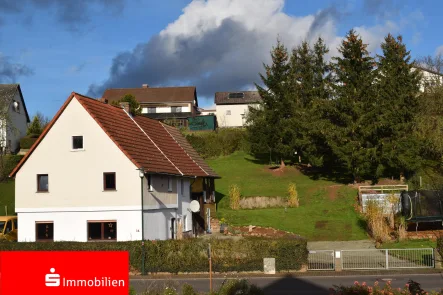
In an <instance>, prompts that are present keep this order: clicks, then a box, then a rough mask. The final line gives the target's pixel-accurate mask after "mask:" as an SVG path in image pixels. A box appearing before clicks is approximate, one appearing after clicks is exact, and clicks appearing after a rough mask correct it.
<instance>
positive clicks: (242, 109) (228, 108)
mask: <svg viewBox="0 0 443 295" xmlns="http://www.w3.org/2000/svg"><path fill="white" fill-rule="evenodd" d="M214 101H215V105H216V112H217V124H218V127H221V128H223V127H242V126H244V125H245V123H246V115H247V113H248V107H249V106H252V107H256V106H258V103H259V102H260V101H261V97H260V95H259V93H258V91H243V92H216V93H215V99H214Z"/></svg>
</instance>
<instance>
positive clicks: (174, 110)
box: [171, 107, 182, 113]
mask: <svg viewBox="0 0 443 295" xmlns="http://www.w3.org/2000/svg"><path fill="white" fill-rule="evenodd" d="M171 112H172V113H181V112H182V107H171Z"/></svg>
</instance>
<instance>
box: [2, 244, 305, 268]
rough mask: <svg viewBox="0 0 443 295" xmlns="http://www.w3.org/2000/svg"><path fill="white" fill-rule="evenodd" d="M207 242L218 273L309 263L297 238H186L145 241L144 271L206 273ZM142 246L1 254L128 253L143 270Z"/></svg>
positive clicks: (35, 247)
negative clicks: (269, 262)
mask: <svg viewBox="0 0 443 295" xmlns="http://www.w3.org/2000/svg"><path fill="white" fill-rule="evenodd" d="M208 243H211V248H212V251H213V256H212V262H213V270H214V271H215V272H229V271H262V270H263V258H266V257H274V258H275V260H276V268H277V270H279V271H282V270H299V269H301V267H302V266H303V265H305V264H306V263H307V259H308V250H307V246H306V241H305V240H303V239H296V238H285V239H267V238H258V237H254V238H252V237H251V238H243V239H240V240H232V239H208V240H206V239H184V240H167V241H146V242H145V252H146V253H145V255H146V256H145V270H147V271H148V272H151V273H156V272H169V273H178V272H207V271H208V257H207V249H208ZM141 247H142V246H141V243H140V241H134V242H109V243H88V242H85V243H82V242H49V243H27V242H20V243H1V245H0V248H1V249H2V251H10V250H15V251H27V250H32V251H54V250H59V251H62V250H70V251H128V252H129V259H130V266H131V267H132V268H134V269H136V270H138V271H140V269H141V265H140V263H141V254H142V251H141Z"/></svg>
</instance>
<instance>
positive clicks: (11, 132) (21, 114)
mask: <svg viewBox="0 0 443 295" xmlns="http://www.w3.org/2000/svg"><path fill="white" fill-rule="evenodd" d="M14 102H17V105H18V108H15V107H14ZM8 121H9V122H8V123H9V124H8V125H7V126H6V125H5V124H1V125H0V140H1V141H3V142H0V146H2V147H9V148H10V150H11V151H13V152H15V151H17V150H18V148H19V147H20V139H21V138H22V137H23V136H25V135H26V131H27V129H28V120H27V117H26V111H25V108H24V102H23V99H22V98H21V95H20V92H19V91H18V90H17V91H16V93H15V95H14V98H13V100H12V102H11V104H10V105H9V109H8Z"/></svg>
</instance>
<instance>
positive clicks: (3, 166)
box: [0, 154, 23, 181]
mask: <svg viewBox="0 0 443 295" xmlns="http://www.w3.org/2000/svg"><path fill="white" fill-rule="evenodd" d="M22 158H23V156H19V155H9V154H8V155H3V156H1V157H0V161H1V163H0V181H4V180H6V179H7V178H8V176H9V174H10V173H11V172H12V170H13V169H14V168H15V166H17V164H18V162H20V160H21V159H22Z"/></svg>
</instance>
